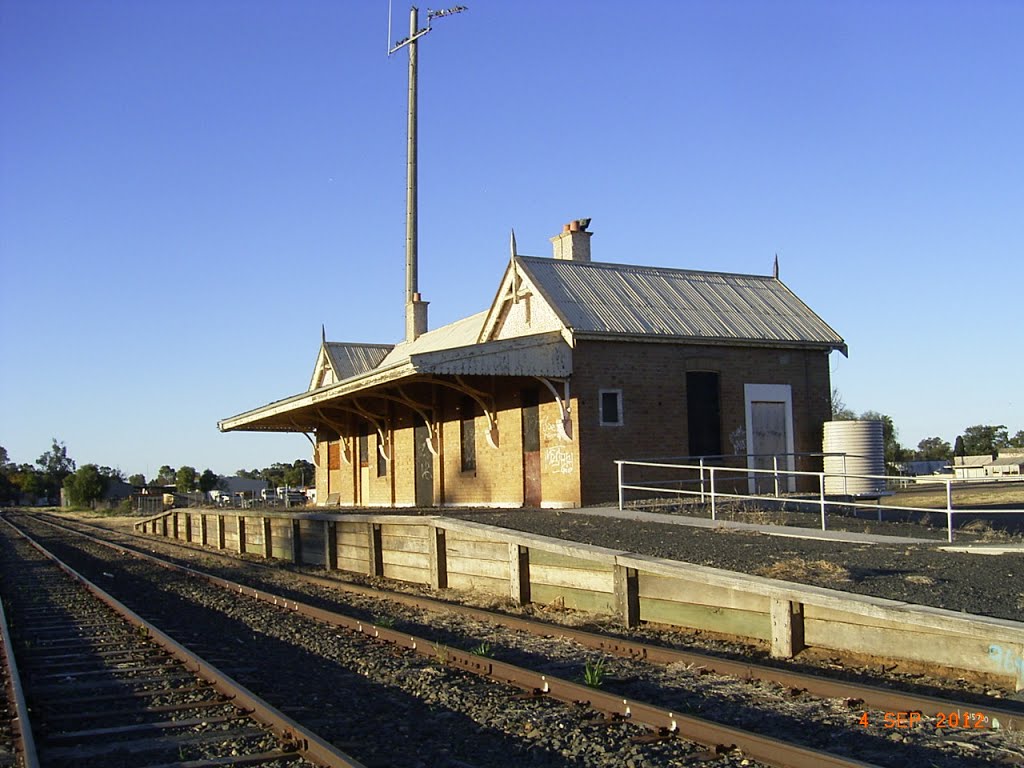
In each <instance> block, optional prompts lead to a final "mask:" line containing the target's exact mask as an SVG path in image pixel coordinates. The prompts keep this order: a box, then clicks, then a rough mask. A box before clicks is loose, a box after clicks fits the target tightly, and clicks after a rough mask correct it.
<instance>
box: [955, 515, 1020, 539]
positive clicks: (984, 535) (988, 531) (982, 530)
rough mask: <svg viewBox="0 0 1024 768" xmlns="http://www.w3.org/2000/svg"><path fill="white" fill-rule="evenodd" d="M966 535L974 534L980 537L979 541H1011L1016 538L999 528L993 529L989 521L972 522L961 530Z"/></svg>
mask: <svg viewBox="0 0 1024 768" xmlns="http://www.w3.org/2000/svg"><path fill="white" fill-rule="evenodd" d="M960 530H961V531H964V532H966V533H973V534H975V535H976V536H977V537H978V541H999V542H1005V541H1011V540H1013V539H1014V538H1015V537H1014V536H1013V534H1011V533H1009V532H1008V531H1003V530H1000V529H998V528H993V527H992V523H991V521H989V520H981V519H979V520H971V522H969V523H967V525H965V526H963V528H961V529H960Z"/></svg>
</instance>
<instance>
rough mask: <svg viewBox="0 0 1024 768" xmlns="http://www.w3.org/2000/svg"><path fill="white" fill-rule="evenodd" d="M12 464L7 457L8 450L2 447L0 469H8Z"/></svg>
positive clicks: (0, 449) (0, 446)
mask: <svg viewBox="0 0 1024 768" xmlns="http://www.w3.org/2000/svg"><path fill="white" fill-rule="evenodd" d="M9 463H10V460H9V459H8V457H7V449H6V448H4V447H3V446H2V445H0V469H2V468H4V467H6V466H7V465H8V464H9Z"/></svg>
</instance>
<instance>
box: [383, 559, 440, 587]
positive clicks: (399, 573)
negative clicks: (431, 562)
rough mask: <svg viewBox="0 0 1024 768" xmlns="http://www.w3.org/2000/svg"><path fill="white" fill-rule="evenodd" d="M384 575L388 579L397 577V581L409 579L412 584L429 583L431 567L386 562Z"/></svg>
mask: <svg viewBox="0 0 1024 768" xmlns="http://www.w3.org/2000/svg"><path fill="white" fill-rule="evenodd" d="M383 575H384V577H385V578H388V579H396V580H397V581H408V582H410V583H412V584H429V583H430V569H429V568H425V567H424V568H415V567H412V566H407V565H397V564H394V563H388V562H385V563H384V574H383Z"/></svg>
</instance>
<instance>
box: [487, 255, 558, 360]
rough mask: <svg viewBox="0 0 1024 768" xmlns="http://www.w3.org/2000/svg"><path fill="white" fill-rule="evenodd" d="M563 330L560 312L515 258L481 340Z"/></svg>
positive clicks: (490, 311) (506, 273)
mask: <svg viewBox="0 0 1024 768" xmlns="http://www.w3.org/2000/svg"><path fill="white" fill-rule="evenodd" d="M564 329H565V324H564V323H563V322H562V320H561V318H560V317H559V316H558V313H557V312H555V310H554V308H553V307H552V306H551V304H550V303H549V302H548V300H547V299H546V298H545V297H544V295H543V294H542V293H541V292H540V291H538V290H537V287H536V286H535V285H534V283H533V281H532V280H531V279H530V277H529V276H528V275H527V274H526V273H525V272H524V271H523V269H522V268H521V266H520V265H519V263H518V260H517V259H512V260H511V261H510V262H509V265H508V267H507V268H506V270H505V276H504V278H503V279H502V281H501V286H500V288H499V289H498V294H497V296H496V297H495V299H494V302H493V303H492V304H491V308H490V310H489V311H488V313H487V317H486V319H485V320H484V325H483V328H482V329H481V331H480V338H479V341H480V342H484V341H497V340H499V339H513V338H517V337H520V336H533V335H535V334H538V333H548V332H550V331H563V330H564Z"/></svg>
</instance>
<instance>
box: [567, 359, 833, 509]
mask: <svg viewBox="0 0 1024 768" xmlns="http://www.w3.org/2000/svg"><path fill="white" fill-rule="evenodd" d="M687 371H713V372H716V373H718V374H719V386H720V394H719V397H720V409H721V445H722V453H732V452H734V444H735V442H736V440H735V439H736V438H739V439H744V438H745V430H746V415H745V400H744V384H788V385H790V386H791V387H792V399H793V432H794V434H793V438H794V450H795V451H796V452H797V453H801V452H810V451H820V450H821V434H822V424H823V423H824V421H825V420H827V419H828V418H829V394H830V389H831V387H830V381H829V368H828V355H827V354H826V353H825V352H824V351H809V350H799V349H792V350H779V349H767V348H753V347H748V348H738V347H712V346H684V345H676V344H660V343H636V342H625V341H607V342H605V341H580V342H579V343H578V344H577V347H576V350H575V352H574V354H573V395H574V398H575V399H576V401H577V409H578V418H579V435H580V441H579V445H580V446H581V447H580V453H581V466H582V470H583V484H582V501H583V503H584V504H593V503H602V502H609V501H613V500H615V499H616V498H617V483H616V473H615V465H614V463H613V462H614V461H615V460H616V459H643V458H655V457H657V458H667V457H679V456H686V455H687V454H688V453H689V439H688V431H687V401H686V396H687V393H686V372H687ZM601 389H621V390H622V393H623V425H622V426H618V427H611V426H605V427H602V426H600V425H599V410H598V409H599V404H598V393H599V391H600V390H601ZM819 466H820V462H819ZM797 468H798V469H811V468H812V467H810V466H808V465H807V464H806V463H801V464H799V465H798V467H797Z"/></svg>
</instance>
